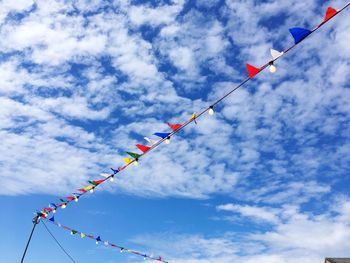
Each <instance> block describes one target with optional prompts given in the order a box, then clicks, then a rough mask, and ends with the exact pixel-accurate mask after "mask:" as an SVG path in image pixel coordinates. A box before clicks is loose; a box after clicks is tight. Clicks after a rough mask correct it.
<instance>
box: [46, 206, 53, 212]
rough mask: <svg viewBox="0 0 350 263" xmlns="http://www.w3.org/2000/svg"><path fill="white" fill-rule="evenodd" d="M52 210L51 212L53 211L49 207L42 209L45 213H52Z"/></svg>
mask: <svg viewBox="0 0 350 263" xmlns="http://www.w3.org/2000/svg"><path fill="white" fill-rule="evenodd" d="M52 210H53V209H52V208H51V207H45V208H44V211H46V212H52Z"/></svg>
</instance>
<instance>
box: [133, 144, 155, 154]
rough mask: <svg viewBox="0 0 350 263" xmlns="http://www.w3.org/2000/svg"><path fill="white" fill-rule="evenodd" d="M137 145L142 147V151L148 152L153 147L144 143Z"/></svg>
mask: <svg viewBox="0 0 350 263" xmlns="http://www.w3.org/2000/svg"><path fill="white" fill-rule="evenodd" d="M136 147H137V148H139V149H140V151H141V152H143V153H145V152H147V151H148V150H149V149H151V147H148V146H146V145H142V144H136Z"/></svg>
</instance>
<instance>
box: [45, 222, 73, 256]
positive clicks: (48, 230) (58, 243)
mask: <svg viewBox="0 0 350 263" xmlns="http://www.w3.org/2000/svg"><path fill="white" fill-rule="evenodd" d="M41 222H42V223H43V224H44V227H45V228H46V230H47V232H49V234H50V235H51V237H52V238H53V240H55V242H56V243H57V245H58V246H59V247H60V248H61V249H62V251H63V252H64V253H65V254H66V255H67V256H68V257H69V258H70V260H71V261H72V262H74V263H77V262H76V261H75V260H74V259H73V258H72V256H71V255H69V253H68V252H67V251H66V250H65V249H64V248H63V247H62V245H61V244H60V242H58V240H57V239H56V238H55V236H54V235H53V234H52V232H51V231H50V229H49V228H48V227H47V226H46V224H45V222H44V221H43V220H41Z"/></svg>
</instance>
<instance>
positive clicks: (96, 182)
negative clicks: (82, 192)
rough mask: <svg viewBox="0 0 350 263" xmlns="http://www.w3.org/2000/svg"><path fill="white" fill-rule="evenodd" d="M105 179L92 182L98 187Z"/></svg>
mask: <svg viewBox="0 0 350 263" xmlns="http://www.w3.org/2000/svg"><path fill="white" fill-rule="evenodd" d="M105 180H106V179H101V180H94V181H93V182H94V183H95V184H96V185H99V184H101V183H103V182H104V181H105Z"/></svg>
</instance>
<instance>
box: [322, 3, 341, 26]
mask: <svg viewBox="0 0 350 263" xmlns="http://www.w3.org/2000/svg"><path fill="white" fill-rule="evenodd" d="M337 13H338V11H337V10H335V9H334V8H333V7H328V8H327V11H326V15H325V17H324V19H323V21H322V24H323V23H325V22H327V21H328V20H329V19H331V18H332V17H333V16H335V15H336V14H337Z"/></svg>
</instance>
